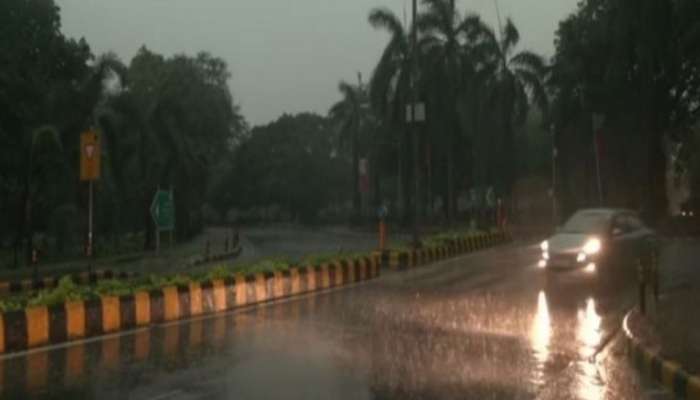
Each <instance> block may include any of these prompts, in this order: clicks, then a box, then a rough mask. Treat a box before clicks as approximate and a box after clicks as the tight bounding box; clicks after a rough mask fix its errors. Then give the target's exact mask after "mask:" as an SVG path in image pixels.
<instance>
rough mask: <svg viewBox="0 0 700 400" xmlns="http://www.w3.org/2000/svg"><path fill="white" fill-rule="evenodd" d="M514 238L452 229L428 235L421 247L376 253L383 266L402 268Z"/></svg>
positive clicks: (504, 234)
mask: <svg viewBox="0 0 700 400" xmlns="http://www.w3.org/2000/svg"><path fill="white" fill-rule="evenodd" d="M510 240H511V237H510V235H509V234H508V233H507V232H505V231H494V232H485V233H467V232H451V233H442V234H439V235H435V236H430V237H428V238H426V240H424V246H423V247H422V248H420V249H412V248H408V247H404V248H399V249H390V250H387V251H384V252H375V253H374V255H375V257H378V258H380V259H381V264H382V267H383V268H390V269H394V270H402V269H407V268H413V267H416V266H419V265H424V264H428V263H431V262H434V261H439V260H443V259H446V258H450V257H454V256H457V255H460V254H465V253H470V252H474V251H478V250H482V249H486V248H489V247H493V246H496V245H499V244H503V243H507V242H509V241H510Z"/></svg>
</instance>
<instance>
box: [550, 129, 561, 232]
mask: <svg viewBox="0 0 700 400" xmlns="http://www.w3.org/2000/svg"><path fill="white" fill-rule="evenodd" d="M550 132H551V134H552V225H553V226H554V227H556V226H557V225H558V219H557V156H558V155H559V154H558V152H559V151H558V149H557V140H556V138H557V131H556V126H555V125H554V123H552V125H551V126H550Z"/></svg>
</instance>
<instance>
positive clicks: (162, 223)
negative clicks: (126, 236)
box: [151, 189, 175, 254]
mask: <svg viewBox="0 0 700 400" xmlns="http://www.w3.org/2000/svg"><path fill="white" fill-rule="evenodd" d="M151 217H153V223H154V224H155V228H156V229H155V233H156V254H158V253H159V252H160V232H162V231H169V232H170V245H171V246H172V244H173V231H174V230H175V199H174V197H173V190H172V189H170V190H161V189H158V191H156V194H155V195H154V196H153V202H151Z"/></svg>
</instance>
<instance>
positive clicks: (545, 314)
mask: <svg viewBox="0 0 700 400" xmlns="http://www.w3.org/2000/svg"><path fill="white" fill-rule="evenodd" d="M551 339H552V321H551V320H550V318H549V306H548V305H547V295H545V293H544V291H540V294H539V295H538V297H537V312H536V313H535V319H534V320H533V323H532V331H531V333H530V342H531V344H532V350H533V351H534V355H535V360H536V361H537V375H536V377H535V383H536V384H540V385H541V384H544V383H545V382H544V368H545V364H546V363H547V360H548V359H549V344H550V341H551Z"/></svg>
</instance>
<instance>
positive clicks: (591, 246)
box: [539, 208, 657, 275]
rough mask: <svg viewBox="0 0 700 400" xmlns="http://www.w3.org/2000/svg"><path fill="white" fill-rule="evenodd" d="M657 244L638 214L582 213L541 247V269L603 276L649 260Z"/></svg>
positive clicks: (631, 212) (617, 211)
mask: <svg viewBox="0 0 700 400" xmlns="http://www.w3.org/2000/svg"><path fill="white" fill-rule="evenodd" d="M656 240H657V239H656V234H655V232H654V231H653V230H651V229H649V228H648V227H646V226H645V225H644V223H642V221H641V219H640V218H639V216H638V215H637V213H635V212H634V211H629V210H621V209H606V208H600V209H585V210H580V211H578V212H576V213H575V214H574V215H573V216H572V217H571V218H569V220H568V221H566V223H565V224H564V225H563V226H562V227H561V228H559V229H557V231H556V233H555V234H554V235H553V236H552V237H550V238H549V239H547V240H545V241H544V242H542V243H541V244H540V248H541V250H542V259H541V260H540V263H539V266H540V268H546V269H550V270H554V269H575V268H581V269H584V270H585V271H586V272H588V273H597V274H599V275H603V274H606V273H608V272H613V270H616V269H620V270H622V269H623V267H628V266H630V265H633V264H636V261H637V260H638V259H640V258H644V257H648V256H649V255H650V254H651V251H653V249H654V246H655V244H656ZM625 270H627V271H629V269H625Z"/></svg>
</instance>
